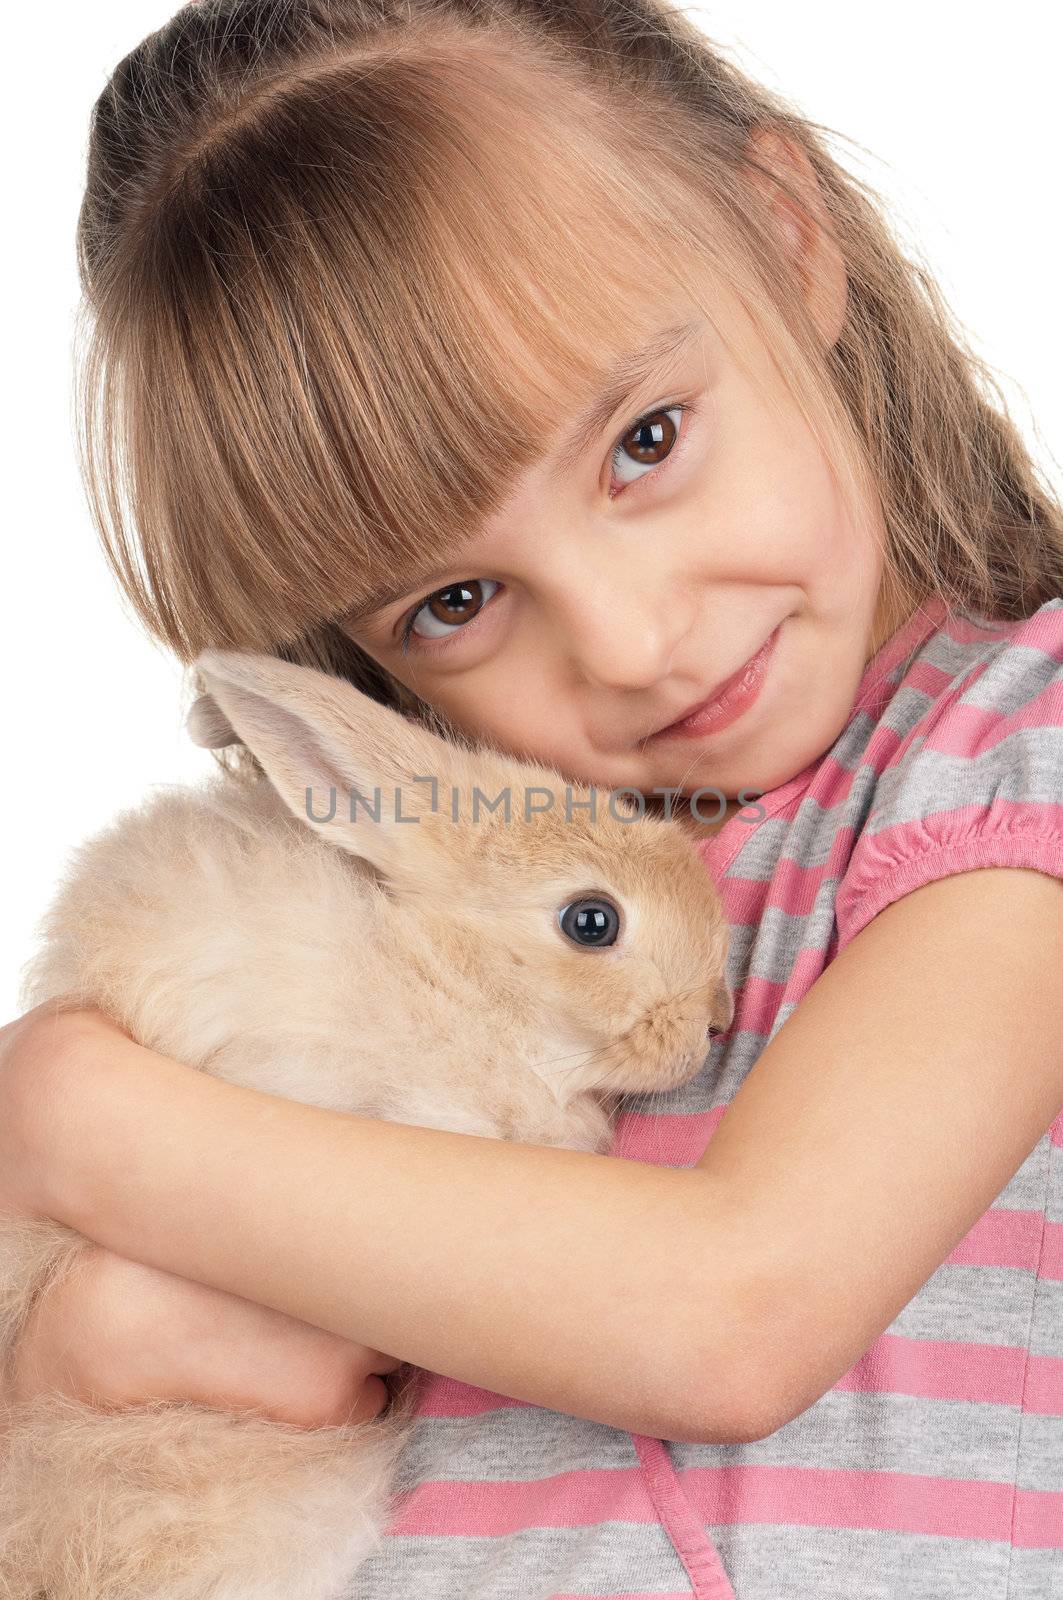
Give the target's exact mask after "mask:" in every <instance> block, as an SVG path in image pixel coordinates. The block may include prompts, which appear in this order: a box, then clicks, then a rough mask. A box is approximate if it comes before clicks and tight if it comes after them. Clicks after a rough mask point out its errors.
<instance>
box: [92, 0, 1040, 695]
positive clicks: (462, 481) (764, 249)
mask: <svg viewBox="0 0 1063 1600" xmlns="http://www.w3.org/2000/svg"><path fill="white" fill-rule="evenodd" d="M754 130H773V131H774V133H776V134H777V135H779V136H781V137H782V138H784V139H786V140H788V141H791V142H792V143H793V144H795V145H796V146H798V147H799V148H800V150H802V151H803V152H804V153H805V155H806V156H807V158H808V161H809V163H810V164H811V169H812V171H813V172H814V174H815V177H816V179H817V180H818V183H819V187H820V191H821V193H822V197H823V204H824V205H825V209H826V218H825V221H826V224H827V226H828V228H829V231H830V232H831V233H832V234H833V236H834V238H835V240H836V241H837V245H838V247H839V249H840V251H841V254H842V258H843V261H844V266H845V270H846V273H847V277H848V305H847V311H846V316H845V322H844V326H843V327H842V329H841V332H840V335H839V337H838V338H837V340H836V342H835V343H834V345H833V347H832V348H831V349H830V350H829V351H827V352H826V353H824V351H823V349H822V341H820V340H819V339H817V336H816V331H815V329H814V327H813V326H812V323H811V320H810V316H809V311H808V307H807V304H806V300H805V296H804V294H803V293H802V289H801V284H800V281H799V279H798V278H797V276H796V275H795V273H794V272H793V271H792V269H791V264H790V263H789V262H788V260H787V259H786V257H785V253H784V252H783V251H782V250H780V248H779V244H778V235H777V233H776V231H775V228H774V225H773V222H772V219H771V216H770V214H769V208H768V207H767V206H766V205H765V203H764V194H763V190H762V189H761V190H760V192H759V193H758V189H757V186H755V185H753V184H751V183H750V182H749V181H748V179H749V177H750V174H751V173H752V172H757V173H759V174H760V177H761V178H762V179H764V180H766V181H767V182H768V183H769V184H776V185H778V186H779V188H780V189H782V190H785V191H786V192H787V193H788V194H789V196H790V199H791V201H793V202H794V203H795V204H796V205H798V206H801V204H802V196H801V194H800V192H799V191H798V189H797V188H796V187H791V186H790V185H789V184H788V183H787V181H786V179H785V177H784V176H783V175H781V174H780V172H779V171H778V170H777V169H776V167H775V166H774V164H770V163H768V164H762V163H761V162H759V161H758V160H757V159H756V157H755V154H754V152H753V150H752V147H751V144H750V136H751V134H752V132H753V131H754ZM77 245H78V261H79V268H80V273H81V281H82V287H83V290H84V307H85V311H86V313H87V314H88V317H89V321H90V329H89V331H88V335H87V337H86V338H85V340H84V341H83V350H84V358H83V361H82V363H81V367H80V373H79V395H80V398H79V417H80V420H81V452H82V470H83V474H84V477H85V481H86V485H87V490H88V496H89V502H90V509H91V513H92V517H93V521H94V523H95V525H96V527H97V529H98V531H99V534H100V536H101V539H102V541H103V544H104V548H105V551H106V554H107V557H108V560H109V562H110V564H111V567H112V570H113V571H114V573H115V575H116V577H117V579H118V582H119V584H120V586H121V588H122V589H123V591H124V593H125V594H126V596H127V597H128V599H129V601H130V602H131V604H132V606H133V608H134V610H135V612H136V614H137V616H138V617H139V619H140V620H141V621H142V623H143V624H144V625H145V627H146V628H147V629H148V630H149V631H150V632H151V633H152V634H153V635H154V636H156V637H157V638H158V639H160V640H161V641H164V642H165V643H166V644H167V645H168V646H169V647H170V648H171V649H172V650H173V651H175V652H176V654H177V655H178V657H179V658H180V659H182V660H184V661H185V662H190V661H191V660H192V659H193V658H194V657H195V656H196V655H197V654H198V653H199V651H200V650H201V649H203V648H205V647H207V646H212V645H213V646H226V647H232V648H238V649H256V650H265V651H271V652H273V653H275V654H278V655H281V656H283V657H285V658H286V659H288V660H294V661H299V662H304V663H306V664H308V665H313V666H317V667H320V668H323V669H324V670H326V671H331V672H335V673H338V674H341V675H343V676H345V677H348V678H349V679H350V680H351V681H352V682H354V683H356V684H357V685H358V686H359V687H361V688H363V689H364V690H366V692H368V693H370V694H372V695H373V696H374V697H375V698H377V699H380V700H383V701H384V702H385V703H391V704H395V705H398V706H399V707H400V708H403V709H409V708H410V707H411V706H412V707H413V709H414V710H415V711H416V710H418V709H425V708H423V707H419V703H418V702H417V700H416V697H415V696H410V695H409V694H408V693H407V692H406V691H404V690H403V687H402V686H401V685H400V684H398V683H397V682H396V680H394V679H393V678H392V677H391V675H390V674H388V673H387V672H385V671H384V670H383V669H382V668H381V667H380V666H379V665H377V664H376V663H375V662H373V661H372V660H371V659H370V658H369V657H368V656H367V655H366V654H365V653H364V652H363V651H361V650H359V649H358V647H357V646H356V645H355V644H354V643H353V641H351V640H350V639H349V638H348V637H347V635H346V634H345V633H344V632H343V631H342V630H341V628H340V627H339V625H338V619H340V618H342V617H343V615H344V614H345V613H347V612H348V611H350V610H351V609H352V608H354V607H357V606H360V605H365V604H367V603H371V602H372V598H373V595H374V593H375V592H376V591H377V589H378V586H379V585H380V583H381V580H382V579H383V578H386V579H387V581H388V582H389V583H390V582H392V581H395V580H398V581H401V580H402V579H403V577H404V576H405V575H406V574H411V573H414V572H415V571H416V570H417V569H418V568H421V567H423V566H424V565H426V564H428V563H429V562H432V563H433V564H436V563H438V562H439V561H440V560H446V559H449V557H450V555H452V554H453V553H454V552H456V551H459V550H460V547H461V544H462V542H463V540H465V539H467V538H469V537H470V536H472V535H474V534H475V533H476V532H477V530H478V529H479V527H480V526H481V525H482V523H483V521H484V519H485V518H486V517H487V516H489V515H490V514H491V513H492V512H493V511H494V509H495V508H496V507H497V506H498V505H500V504H501V503H503V501H504V499H505V497H506V495H507V494H508V492H509V491H510V488H511V486H512V483H513V481H514V479H515V477H516V476H517V475H518V474H520V473H521V472H522V471H523V470H524V469H525V468H527V467H528V466H529V465H531V464H532V463H533V462H534V461H535V460H536V459H537V458H538V457H539V456H540V455H541V453H542V448H543V440H544V438H545V437H548V436H550V435H551V434H552V433H553V431H554V429H555V428H556V426H557V423H558V419H559V417H560V415H561V408H562V407H563V406H564V405H565V404H567V403H569V402H571V403H583V402H584V401H585V400H586V398H587V397H588V396H589V394H590V393H591V392H592V391H593V390H594V389H595V386H596V385H597V384H598V383H599V381H600V379H601V376H602V374H603V372H604V371H605V369H606V368H607V366H608V365H609V362H610V360H611V359H612V358H615V357H616V356H617V354H619V353H620V352H621V351H622V350H624V349H626V348H628V347H630V346H631V345H632V344H634V343H635V342H637V340H638V338H639V335H640V334H642V335H645V334H646V333H647V332H648V331H649V330H650V329H651V328H652V327H653V325H654V321H655V305H656V303H657V298H658V297H657V294H656V286H657V285H659V284H664V285H666V286H667V287H668V289H669V292H670V293H671V291H672V290H673V289H674V288H676V287H678V288H679V289H680V290H681V291H682V292H683V293H684V294H685V295H686V296H687V298H688V299H689V300H690V302H691V304H692V305H700V304H702V301H703V299H704V297H705V286H706V283H707V282H711V281H714V280H715V281H716V282H718V283H720V284H723V285H725V286H727V287H728V288H729V289H730V290H731V291H732V292H733V293H734V294H736V295H737V296H738V297H739V299H740V301H741V303H742V304H743V306H744V307H745V309H746V310H747V311H748V312H749V314H750V315H751V316H752V318H753V319H754V321H755V324H756V326H757V329H758V332H759V333H760V335H761V336H762V337H763V338H764V339H765V340H766V341H767V342H768V344H769V347H770V349H771V350H772V354H773V356H774V358H775V360H776V362H777V363H778V366H779V368H780V371H781V373H782V375H783V378H784V380H785V382H786V383H787V385H788V387H789V389H790V391H791V393H792V394H793V396H794V398H795V400H796V402H797V404H798V405H799V406H800V407H801V410H802V412H803V414H804V415H805V417H806V419H807V420H808V422H809V424H810V426H812V427H813V428H814V429H815V431H816V434H817V437H818V438H819V439H820V441H821V443H822V446H823V448H824V450H825V452H826V453H827V457H828V460H829V461H830V462H831V464H832V466H833V467H834V468H835V471H836V474H837V477H838V480H839V483H840V484H841V486H842V489H843V492H844V493H845V494H846V495H847V496H851V495H855V494H867V493H868V492H871V493H873V494H874V495H876V496H877V497H878V503H879V505H880V506H881V512H882V519H883V526H884V529H885V547H884V551H883V556H884V581H885V582H886V583H887V584H888V585H889V588H890V593H891V595H893V596H896V597H897V598H896V602H895V603H896V604H899V605H901V606H902V607H904V606H905V605H907V604H908V603H909V602H912V601H914V599H915V598H917V597H921V596H922V595H925V594H928V593H938V594H941V595H943V596H944V597H945V598H946V599H947V600H949V601H950V603H954V604H957V605H960V606H966V607H968V608H971V609H973V610H976V611H978V612H981V613H985V614H987V615H990V616H1001V617H1007V618H1017V617H1021V616H1025V615H1028V614H1029V613H1030V612H1031V611H1032V610H1034V609H1036V607H1037V606H1039V605H1040V604H1042V603H1043V602H1044V601H1045V600H1046V599H1048V598H1051V597H1053V596H1055V595H1058V594H1061V593H1063V513H1061V507H1060V503H1059V500H1058V499H1057V498H1056V496H1055V495H1054V493H1053V491H1052V490H1051V489H1050V487H1049V486H1048V484H1047V483H1046V482H1045V481H1044V480H1043V479H1042V478H1041V476H1040V475H1039V472H1038V469H1037V467H1036V466H1035V464H1034V462H1033V460H1032V459H1031V456H1030V454H1029V452H1028V450H1027V448H1026V446H1025V444H1024V442H1023V440H1022V438H1021V437H1020V434H1019V432H1018V430H1017V428H1016V427H1015V425H1014V424H1013V422H1012V420H1011V419H1010V417H1009V416H1008V412H1007V407H1006V404H1005V402H1004V400H1003V396H1002V395H1001V393H1000V390H999V386H998V385H997V384H996V382H995V380H994V379H993V377H992V374H991V373H990V371H989V369H988V368H987V367H986V366H985V364H984V363H983V362H981V361H980V360H979V359H978V358H977V357H976V356H975V354H974V353H973V351H972V350H971V349H970V348H968V345H967V343H966V341H965V338H964V335H963V333H962V331H961V330H960V328H959V327H958V325H957V324H956V323H955V321H954V320H953V319H952V316H951V313H950V312H949V311H948V309H947V308H946V306H945V304H944V302H943V299H942V296H941V294H940V292H939V290H938V288H937V287H936V285H935V284H934V282H933V280H932V278H931V276H930V274H929V273H928V272H927V271H926V270H925V269H924V268H923V267H922V266H920V265H919V264H918V263H916V262H913V261H911V260H909V259H908V258H907V257H906V255H905V254H904V253H903V252H902V250H901V248H900V246H899V245H898V243H897V241H896V240H895V238H894V237H893V235H892V233H891V231H890V229H889V227H888V226H887V224H886V222H885V221H884V220H883V214H882V208H881V203H880V201H879V199H878V197H877V195H875V193H874V191H872V190H871V189H870V188H869V187H868V186H867V185H866V184H865V183H863V182H862V181H861V180H858V179H857V178H856V177H854V176H852V175H851V174H850V173H849V172H848V171H847V170H846V169H845V168H843V167H842V166H841V165H840V164H839V162H838V161H837V160H835V158H834V157H833V156H832V154H831V153H830V151H829V149H828V147H827V143H826V140H825V138H824V137H823V130H821V129H820V128H819V126H818V125H816V124H814V123H812V122H810V121H809V120H808V119H806V118H805V117H804V116H803V115H801V114H800V112H799V111H798V110H797V109H796V108H795V107H793V106H791V105H790V104H788V103H787V102H786V101H785V100H784V99H783V98H782V97H781V96H780V95H778V94H776V93H774V92H771V91H769V90H768V89H766V88H763V87H762V86H761V85H759V84H757V83H755V82H754V81H752V80H751V79H750V78H749V77H747V76H746V75H745V74H744V73H743V72H741V71H740V70H739V69H738V68H737V67H736V66H734V65H733V64H732V63H731V62H730V61H728V60H727V59H725V56H724V54H723V53H722V52H721V51H720V50H718V49H716V48H714V46H713V45H712V43H711V42H710V41H709V40H708V39H707V38H706V37H705V36H704V34H703V33H702V32H701V31H700V30H699V29H698V28H697V27H696V26H695V25H694V24H693V23H692V22H690V21H689V20H688V19H687V18H686V17H685V16H684V15H683V13H682V12H681V11H679V10H676V9H672V8H670V7H669V6H667V5H666V4H664V3H663V0H661V3H658V0H565V3H564V4H558V3H557V0H332V3H328V0H202V3H200V4H198V5H192V6H185V7H184V8H183V9H182V10H181V11H179V12H178V13H177V14H176V16H174V17H173V18H172V19H171V21H170V22H168V23H167V24H166V25H165V26H164V27H163V28H160V29H159V30H158V31H157V32H155V33H152V34H150V35H149V36H148V37H147V38H146V39H144V40H143V41H142V42H141V43H140V44H138V45H137V46H136V48H135V49H134V50H132V51H131V52H130V53H129V54H128V55H127V56H126V57H125V58H124V59H123V60H122V61H121V62H120V63H119V64H118V66H117V67H116V68H115V70H114V72H113V74H112V76H111V78H110V79H109V81H108V83H107V85H106V87H105V88H104V90H103V92H102V93H101V94H100V96H99V99H98V100H97V102H96V104H95V106H94V108H93V112H92V122H91V133H90V143H89V154H88V171H87V184H86V190H85V195H84V199H83V203H82V207H81V212H80V217H79V222H78V235H77ZM704 309H705V312H706V315H707V316H709V317H710V318H711V313H712V306H711V291H710V297H709V303H707V304H705V306H704ZM658 320H659V317H658ZM994 398H995V403H994ZM899 614H901V615H903V614H905V612H904V610H903V609H902V610H901V612H900V613H899Z"/></svg>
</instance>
